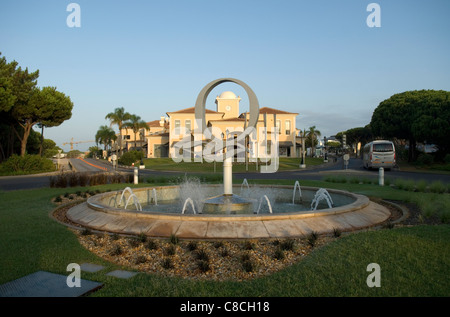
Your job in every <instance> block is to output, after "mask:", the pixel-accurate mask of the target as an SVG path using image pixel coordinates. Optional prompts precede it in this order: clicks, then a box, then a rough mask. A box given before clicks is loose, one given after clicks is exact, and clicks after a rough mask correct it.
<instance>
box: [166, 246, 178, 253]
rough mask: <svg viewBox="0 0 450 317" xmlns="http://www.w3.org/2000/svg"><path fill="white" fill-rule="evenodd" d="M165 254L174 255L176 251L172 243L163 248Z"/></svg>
mask: <svg viewBox="0 0 450 317" xmlns="http://www.w3.org/2000/svg"><path fill="white" fill-rule="evenodd" d="M165 253H166V255H175V253H176V249H175V246H174V245H173V244H170V245H169V246H168V247H167V248H166V250H165Z"/></svg>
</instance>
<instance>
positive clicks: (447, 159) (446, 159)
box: [444, 153, 450, 164]
mask: <svg viewBox="0 0 450 317" xmlns="http://www.w3.org/2000/svg"><path fill="white" fill-rule="evenodd" d="M444 162H445V163H447V164H450V153H447V154H445V156H444Z"/></svg>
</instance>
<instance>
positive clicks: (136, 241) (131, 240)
mask: <svg viewBox="0 0 450 317" xmlns="http://www.w3.org/2000/svg"><path fill="white" fill-rule="evenodd" d="M140 243H141V241H140V240H139V239H138V238H137V237H131V238H129V239H128V244H129V245H130V246H131V247H133V248H136V247H138V246H139V244H140Z"/></svg>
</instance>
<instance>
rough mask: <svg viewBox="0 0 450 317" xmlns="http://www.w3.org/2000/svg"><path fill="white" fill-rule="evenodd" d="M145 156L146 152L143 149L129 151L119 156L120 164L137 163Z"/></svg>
mask: <svg viewBox="0 0 450 317" xmlns="http://www.w3.org/2000/svg"><path fill="white" fill-rule="evenodd" d="M143 158H144V153H143V152H141V151H129V152H126V153H124V154H123V155H122V157H121V158H119V164H122V165H127V166H130V165H132V164H133V163H137V162H139V161H140V160H142V159H143Z"/></svg>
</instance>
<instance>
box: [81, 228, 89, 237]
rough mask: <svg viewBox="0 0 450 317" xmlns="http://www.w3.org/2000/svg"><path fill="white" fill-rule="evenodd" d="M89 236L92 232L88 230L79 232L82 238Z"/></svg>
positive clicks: (84, 229)
mask: <svg viewBox="0 0 450 317" xmlns="http://www.w3.org/2000/svg"><path fill="white" fill-rule="evenodd" d="M91 234H92V231H91V229H89V228H83V230H81V235H82V236H89V235H91Z"/></svg>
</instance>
